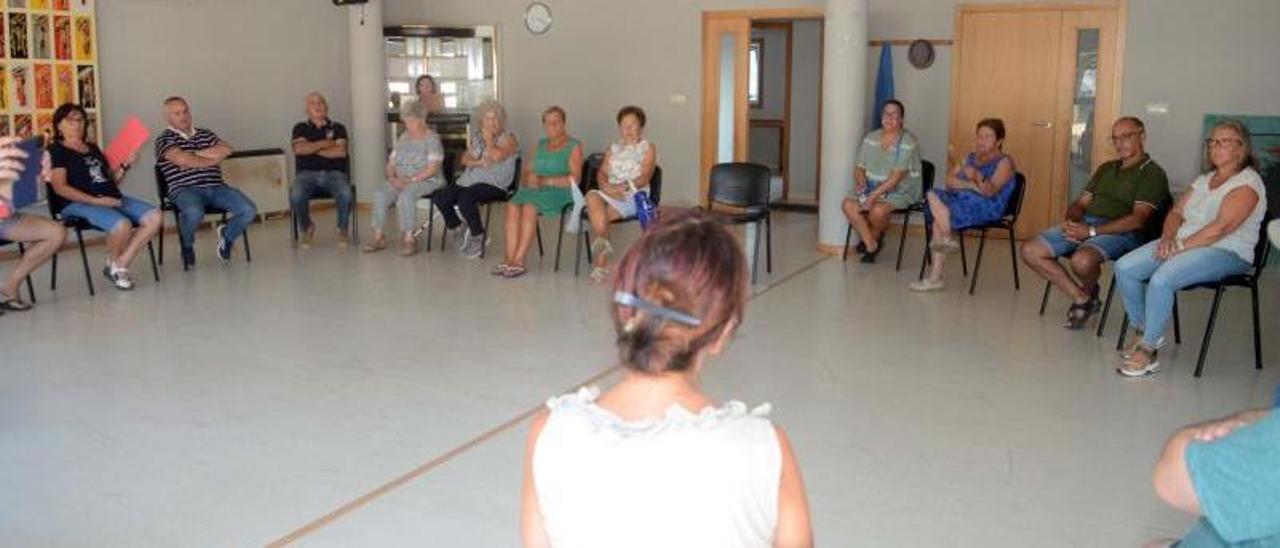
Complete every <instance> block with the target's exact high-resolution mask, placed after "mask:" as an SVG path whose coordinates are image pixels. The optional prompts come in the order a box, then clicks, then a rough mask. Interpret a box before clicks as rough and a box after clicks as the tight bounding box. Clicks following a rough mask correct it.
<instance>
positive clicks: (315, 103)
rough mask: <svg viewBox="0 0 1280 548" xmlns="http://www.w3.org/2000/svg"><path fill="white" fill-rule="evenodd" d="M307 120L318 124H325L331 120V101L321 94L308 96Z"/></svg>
mask: <svg viewBox="0 0 1280 548" xmlns="http://www.w3.org/2000/svg"><path fill="white" fill-rule="evenodd" d="M307 118H309V119H311V121H312V122H315V123H317V124H321V123H324V121H325V120H326V119H328V118H329V101H326V100H325V98H324V96H323V95H320V93H319V92H316V91H313V92H311V93H308V94H307Z"/></svg>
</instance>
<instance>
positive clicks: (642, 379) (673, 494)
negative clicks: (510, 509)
mask: <svg viewBox="0 0 1280 548" xmlns="http://www.w3.org/2000/svg"><path fill="white" fill-rule="evenodd" d="M746 272H747V269H746V259H745V258H743V255H742V251H741V250H740V246H739V244H738V243H737V240H736V239H735V238H734V237H733V235H732V234H730V233H729V231H728V229H726V228H725V227H724V226H722V225H721V224H719V223H718V222H716V221H715V220H714V219H712V218H711V217H708V216H706V215H705V214H702V213H688V214H684V215H682V216H677V217H674V218H664V219H663V220H662V222H661V223H660V224H658V225H657V226H656V227H653V228H651V229H650V230H649V231H647V232H646V233H645V234H644V235H643V236H642V237H641V238H640V240H639V241H638V242H636V244H635V245H634V246H632V248H631V249H630V250H629V251H628V252H627V254H626V255H625V256H624V257H623V258H622V261H621V263H620V264H619V266H618V276H617V277H616V278H615V280H614V282H613V289H614V293H613V307H612V311H613V318H614V326H615V329H616V330H617V333H618V337H617V341H618V342H617V345H618V353H619V357H620V358H621V362H622V367H623V368H624V371H625V373H624V376H623V379H622V381H621V382H619V383H618V384H617V385H615V386H614V387H612V388H610V389H609V390H607V391H605V392H604V393H603V394H601V393H600V392H599V391H598V390H596V389H594V388H584V389H582V390H581V391H579V392H578V393H576V394H569V395H566V396H561V397H558V398H552V399H551V400H550V401H549V402H548V403H547V407H548V410H547V411H544V412H543V413H542V414H541V415H539V416H538V417H537V418H535V419H534V422H533V427H532V429H531V431H530V433H529V441H528V446H527V449H526V454H525V481H524V491H523V511H522V519H521V525H522V536H523V539H524V545H525V546H528V547H549V546H555V547H570V548H572V547H593V548H594V547H599V546H610V547H631V546H635V547H654V546H662V547H664V548H675V547H683V546H689V547H699V548H702V547H717V546H734V547H738V546H746V547H765V546H786V547H805V546H812V545H813V537H812V532H811V529H810V525H809V509H808V503H807V502H806V500H805V493H804V484H803V482H802V481H801V478H800V469H799V467H798V466H797V464H796V460H795V457H794V456H793V454H792V452H791V446H790V443H789V442H788V441H787V437H786V435H784V434H783V432H782V430H781V429H780V428H778V427H777V426H775V425H773V423H772V422H770V421H769V419H768V418H767V417H766V414H767V413H768V406H767V405H762V406H760V407H757V408H755V409H753V410H749V409H748V407H747V406H746V405H744V404H743V403H742V402H738V401H729V402H727V403H723V404H720V403H716V402H715V401H713V400H712V399H711V398H710V397H709V396H707V395H706V394H704V393H702V390H701V388H700V385H699V382H698V378H699V375H700V373H701V371H702V368H703V366H704V365H705V360H706V358H707V357H708V356H714V355H717V354H719V353H720V351H721V350H722V349H723V348H724V347H725V345H726V344H727V343H728V341H729V338H730V337H731V336H732V334H733V331H734V329H735V328H736V327H737V326H738V324H739V323H740V322H741V319H742V313H743V308H744V306H745V302H746V290H747V282H746Z"/></svg>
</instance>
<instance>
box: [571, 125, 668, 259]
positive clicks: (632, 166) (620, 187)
mask: <svg viewBox="0 0 1280 548" xmlns="http://www.w3.org/2000/svg"><path fill="white" fill-rule="evenodd" d="M617 119H618V133H619V134H621V139H619V140H618V141H616V142H614V143H613V144H612V145H610V146H609V150H608V151H606V152H605V153H604V161H603V162H602V163H601V167H600V170H599V172H597V174H596V183H597V185H598V188H596V189H595V190H592V191H590V192H588V193H587V196H586V199H587V217H588V218H589V219H590V220H591V238H592V241H591V252H592V253H594V254H595V263H594V264H593V265H592V268H591V276H590V277H589V278H588V280H589V281H590V282H591V283H600V282H603V281H604V280H605V278H607V277H608V276H609V270H608V268H606V267H607V265H608V264H609V255H611V254H613V243H612V242H610V241H609V223H610V222H611V221H615V220H618V219H625V218H629V217H635V216H636V202H635V200H634V196H635V193H636V191H637V190H640V189H643V188H647V187H648V186H649V180H650V179H651V178H653V169H654V166H655V165H657V161H658V151H657V149H655V148H654V146H653V144H652V143H650V142H649V141H646V140H645V139H644V124H645V114H644V110H642V109H641V108H640V107H637V106H625V107H622V109H621V110H619V111H618V117H617Z"/></svg>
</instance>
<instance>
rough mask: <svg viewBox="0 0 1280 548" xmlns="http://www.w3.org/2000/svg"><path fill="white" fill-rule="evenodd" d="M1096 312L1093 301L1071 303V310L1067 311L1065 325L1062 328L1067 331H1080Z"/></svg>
mask: <svg viewBox="0 0 1280 548" xmlns="http://www.w3.org/2000/svg"><path fill="white" fill-rule="evenodd" d="M1095 310H1097V309H1096V308H1095V307H1094V303H1093V299H1089V300H1088V301H1086V302H1084V303H1071V308H1068V309H1067V323H1065V324H1063V327H1066V328H1067V329H1080V328H1082V327H1084V324H1085V323H1088V321H1089V317H1090V316H1092V315H1093V313H1094V311H1095Z"/></svg>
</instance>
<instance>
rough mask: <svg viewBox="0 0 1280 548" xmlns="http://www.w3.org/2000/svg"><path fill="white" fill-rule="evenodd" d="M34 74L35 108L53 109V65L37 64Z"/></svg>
mask: <svg viewBox="0 0 1280 548" xmlns="http://www.w3.org/2000/svg"><path fill="white" fill-rule="evenodd" d="M35 73H36V77H35V78H36V108H53V106H54V105H53V65H49V64H45V63H39V64H37V65H35Z"/></svg>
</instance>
